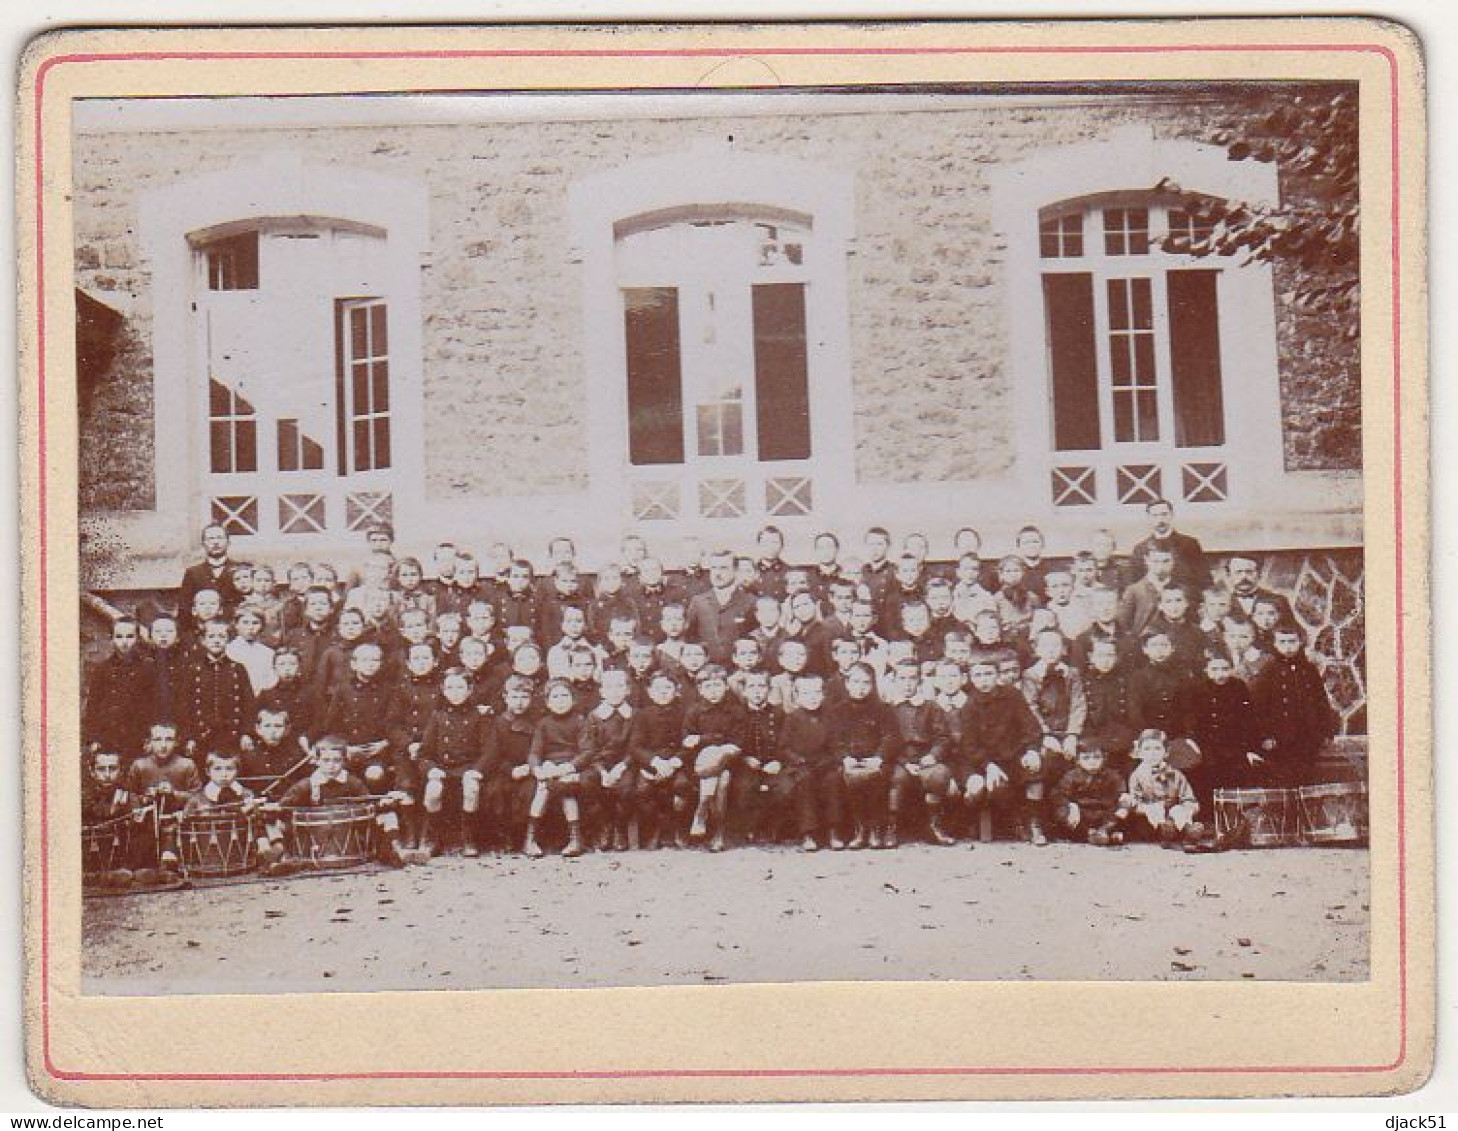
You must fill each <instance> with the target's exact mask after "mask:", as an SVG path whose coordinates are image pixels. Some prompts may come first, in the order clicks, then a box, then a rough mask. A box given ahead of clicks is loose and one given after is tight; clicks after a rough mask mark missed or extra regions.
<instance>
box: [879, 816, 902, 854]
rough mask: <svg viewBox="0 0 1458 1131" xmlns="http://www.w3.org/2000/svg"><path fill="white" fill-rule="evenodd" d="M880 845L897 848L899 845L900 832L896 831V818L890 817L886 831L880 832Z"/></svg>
mask: <svg viewBox="0 0 1458 1131" xmlns="http://www.w3.org/2000/svg"><path fill="white" fill-rule="evenodd" d="M881 847H882V848H899V847H901V834H900V833H898V832H897V831H896V818H895V817H892V818H891V821H890V822H889V823H888V824H887V825H886V831H885V832H883V833H882V834H881Z"/></svg>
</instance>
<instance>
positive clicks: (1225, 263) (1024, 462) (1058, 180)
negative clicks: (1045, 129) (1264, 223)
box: [990, 126, 1285, 516]
mask: <svg viewBox="0 0 1458 1131" xmlns="http://www.w3.org/2000/svg"><path fill="white" fill-rule="evenodd" d="M990 179H991V183H992V190H993V218H994V224H995V226H996V228H997V230H998V231H999V233H1000V234H1001V235H1002V236H1003V238H1004V239H1005V240H1006V242H1007V247H1008V251H1007V268H1006V270H1007V280H1008V288H1007V318H1008V321H1007V327H1008V354H1009V357H1010V361H1011V364H1010V365H1009V367H1008V372H1009V374H1010V380H1011V384H1012V388H1011V390H1010V391H1011V393H1012V398H1013V404H1014V418H1015V437H1016V456H1015V465H1014V469H1013V475H1014V477H1015V478H1016V480H1017V481H1018V482H1019V483H1022V484H1026V485H1027V487H1028V491H1029V494H1030V496H1032V497H1034V498H1037V497H1038V495H1034V494H1033V492H1034V485H1037V488H1038V494H1039V495H1040V496H1041V499H1042V501H1043V505H1044V507H1045V508H1046V509H1045V512H1044V513H1045V515H1048V516H1052V515H1055V514H1065V515H1066V514H1067V513H1068V510H1070V509H1076V510H1081V511H1083V512H1084V513H1090V514H1093V513H1100V514H1113V515H1117V514H1120V513H1127V511H1128V509H1129V504H1121V503H1119V502H1118V501H1117V499H1118V492H1117V487H1116V477H1117V475H1118V470H1117V469H1118V467H1120V466H1134V465H1144V464H1149V463H1157V464H1158V465H1159V466H1160V467H1161V469H1162V477H1161V487H1162V493H1163V494H1164V495H1166V496H1167V497H1169V498H1171V499H1172V500H1174V501H1175V502H1176V505H1179V506H1182V505H1183V502H1182V500H1183V485H1184V484H1183V475H1184V469H1185V468H1187V467H1189V466H1192V465H1197V464H1204V463H1207V462H1209V461H1210V458H1211V457H1210V454H1209V453H1211V452H1212V451H1214V452H1216V453H1218V455H1217V456H1216V457H1215V458H1218V459H1219V460H1220V461H1221V462H1223V463H1224V464H1225V465H1226V467H1227V473H1226V482H1227V492H1228V494H1227V500H1226V501H1228V502H1231V503H1236V502H1249V501H1250V500H1251V499H1252V498H1259V496H1260V492H1261V490H1262V487H1263V484H1269V483H1272V482H1275V481H1277V479H1279V477H1281V476H1283V475H1284V470H1285V468H1284V452H1283V439H1282V424H1281V396H1280V376H1279V368H1278V357H1277V344H1276V322H1275V298H1274V293H1273V289H1272V281H1271V271H1270V268H1269V266H1268V265H1265V264H1258V263H1257V264H1249V265H1244V266H1241V265H1237V263H1236V262H1235V260H1234V259H1233V257H1230V258H1228V257H1224V256H1221V257H1207V258H1204V259H1200V258H1196V257H1193V256H1188V255H1183V254H1178V253H1171V252H1169V251H1166V250H1164V249H1163V248H1162V247H1160V246H1159V238H1160V237H1161V236H1163V235H1164V234H1165V226H1164V223H1163V221H1162V220H1157V217H1156V215H1154V214H1152V215H1151V218H1150V220H1151V230H1150V236H1151V241H1152V245H1151V248H1150V253H1149V255H1148V256H1125V255H1116V256H1107V255H1106V254H1105V252H1104V231H1103V226H1102V218H1101V217H1100V218H1099V222H1098V223H1097V224H1094V223H1093V222H1091V220H1090V219H1089V217H1088V215H1087V213H1086V214H1085V220H1084V232H1083V255H1082V256H1081V257H1058V258H1046V259H1045V258H1043V256H1042V255H1041V227H1040V219H1046V218H1048V215H1049V214H1052V213H1056V212H1057V211H1058V206H1062V205H1067V204H1068V203H1069V202H1080V201H1089V202H1091V203H1090V207H1091V208H1095V209H1096V210H1097V209H1101V208H1102V207H1103V206H1104V203H1105V202H1112V203H1111V206H1115V207H1117V206H1118V203H1117V202H1118V201H1119V200H1120V199H1124V200H1127V201H1131V202H1133V201H1136V200H1137V198H1139V197H1140V196H1146V197H1148V198H1149V203H1150V207H1151V211H1152V213H1153V212H1154V211H1155V209H1156V207H1157V206H1158V205H1159V203H1160V200H1161V198H1160V197H1158V196H1157V195H1155V192H1154V190H1155V189H1156V186H1159V185H1160V184H1161V183H1170V182H1172V183H1173V184H1175V185H1178V187H1179V189H1180V191H1181V192H1182V193H1187V194H1191V195H1197V196H1210V197H1215V198H1218V199H1222V200H1225V201H1231V202H1249V203H1253V204H1274V203H1276V202H1277V201H1278V199H1279V186H1278V177H1277V172H1276V168H1275V166H1274V165H1273V164H1270V163H1263V162H1257V161H1231V160H1230V159H1229V156H1228V154H1227V153H1226V152H1225V150H1224V149H1222V148H1220V147H1219V146H1213V145H1202V144H1200V143H1197V142H1192V141H1184V140H1178V139H1172V140H1166V139H1156V138H1155V137H1154V134H1153V131H1152V130H1151V129H1150V128H1149V127H1147V126H1128V127H1121V128H1119V129H1116V130H1114V131H1112V133H1111V134H1110V136H1109V137H1108V138H1107V139H1104V140H1100V141H1091V142H1085V143H1079V144H1075V145H1067V146H1057V147H1051V148H1048V149H1045V150H1041V151H1039V152H1037V153H1035V154H1033V155H1032V156H1030V157H1028V158H1026V159H1025V160H1023V161H1020V162H1016V163H1013V164H1010V165H1007V166H1004V167H1001V168H999V169H997V170H995V171H994V172H993V173H992V174H991V178H990ZM1105 264H1117V268H1110V267H1105V266H1104V265H1105ZM1146 265H1147V266H1148V267H1149V268H1151V269H1152V270H1150V271H1148V272H1147V273H1149V274H1150V275H1151V277H1152V278H1155V279H1157V283H1156V284H1155V285H1154V286H1153V287H1152V292H1153V293H1152V295H1151V299H1152V303H1153V310H1154V318H1155V327H1156V358H1157V359H1159V360H1158V366H1159V367H1162V368H1163V370H1164V376H1163V378H1162V381H1163V384H1162V386H1161V389H1162V395H1161V397H1160V428H1161V438H1160V440H1159V441H1157V442H1153V443H1147V444H1134V443H1120V444H1115V445H1112V446H1111V445H1108V444H1106V445H1105V448H1104V449H1103V450H1102V451H1099V452H1058V451H1057V450H1055V448H1054V443H1053V413H1052V404H1051V393H1050V390H1051V388H1052V374H1051V371H1050V368H1049V358H1048V349H1047V330H1046V325H1045V322H1044V317H1045V316H1044V298H1043V283H1042V279H1043V275H1044V274H1051V273H1087V274H1091V275H1093V276H1094V290H1095V296H1094V309H1095V312H1096V325H1095V337H1096V341H1097V350H1096V355H1097V357H1098V365H1099V385H1100V397H1101V410H1102V411H1103V412H1105V413H1106V414H1108V415H1106V416H1105V420H1104V422H1101V427H1102V428H1103V429H1104V432H1105V435H1106V436H1107V435H1109V434H1111V433H1112V428H1113V417H1112V415H1111V412H1112V404H1111V403H1110V400H1109V372H1108V371H1109V356H1108V344H1107V343H1108V319H1107V295H1106V290H1105V289H1104V288H1105V280H1106V279H1107V278H1109V277H1112V275H1113V274H1122V275H1135V274H1142V273H1146V272H1145V271H1143V270H1140V269H1139V268H1140V267H1143V266H1146ZM1180 267H1192V268H1199V269H1212V270H1218V271H1219V275H1218V278H1217V284H1216V302H1217V308H1218V311H1219V319H1220V335H1221V343H1220V362H1221V365H1220V368H1221V375H1222V386H1223V400H1224V412H1225V443H1224V445H1222V446H1220V447H1219V448H1218V449H1209V448H1183V449H1182V448H1178V447H1176V446H1175V435H1174V419H1173V401H1172V398H1171V396H1170V395H1169V391H1168V383H1167V382H1168V357H1169V343H1168V325H1167V309H1168V306H1167V298H1166V295H1165V291H1164V284H1165V272H1167V271H1169V270H1171V269H1178V268H1180ZM1155 268H1157V269H1155ZM1157 371H1159V370H1158V369H1157ZM1060 467H1070V468H1081V467H1087V468H1091V469H1093V471H1094V473H1095V474H1096V476H1097V481H1098V490H1097V502H1096V503H1094V504H1092V505H1090V506H1086V507H1078V508H1060V507H1055V506H1054V504H1053V498H1052V492H1051V491H1050V484H1051V481H1052V480H1051V478H1050V473H1054V472H1055V471H1056V469H1058V468H1060ZM1194 505H1195V506H1197V507H1203V508H1212V507H1220V506H1223V505H1224V503H1221V502H1205V503H1198V504H1194Z"/></svg>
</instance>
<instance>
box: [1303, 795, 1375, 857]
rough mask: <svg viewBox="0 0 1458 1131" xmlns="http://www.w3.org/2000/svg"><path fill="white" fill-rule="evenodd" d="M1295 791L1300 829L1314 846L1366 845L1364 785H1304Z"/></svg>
mask: <svg viewBox="0 0 1458 1131" xmlns="http://www.w3.org/2000/svg"><path fill="white" fill-rule="evenodd" d="M1296 792H1297V801H1298V803H1299V805H1300V809H1301V829H1302V832H1304V833H1305V835H1306V839H1307V840H1309V841H1310V842H1311V843H1312V844H1366V843H1367V786H1366V783H1365V782H1359V781H1353V782H1334V783H1332V784H1330V785H1303V786H1302V787H1301V788H1300V789H1299V790H1297V791H1296Z"/></svg>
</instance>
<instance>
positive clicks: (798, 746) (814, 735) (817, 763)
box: [780, 707, 837, 773]
mask: <svg viewBox="0 0 1458 1131" xmlns="http://www.w3.org/2000/svg"><path fill="white" fill-rule="evenodd" d="M830 732H831V723H830V712H829V710H828V709H827V708H826V707H821V708H819V709H818V710H816V711H807V710H805V709H804V708H803V707H802V708H800V709H799V710H797V711H791V712H790V713H789V715H787V716H786V718H785V729H784V732H783V734H782V735H781V737H780V761H781V762H783V763H784V764H785V765H786V766H787V767H790V768H792V769H795V770H799V771H802V772H810V773H815V772H819V771H822V770H828V769H832V768H835V767H836V762H837V756H836V754H835V753H834V751H833V750H832V749H831V745H830Z"/></svg>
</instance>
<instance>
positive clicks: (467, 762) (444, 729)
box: [420, 699, 496, 775]
mask: <svg viewBox="0 0 1458 1131" xmlns="http://www.w3.org/2000/svg"><path fill="white" fill-rule="evenodd" d="M493 737H494V736H493V734H492V733H491V727H490V725H489V720H488V719H486V718H485V716H483V715H482V714H481V713H480V712H479V711H477V710H476V708H475V707H473V706H472V705H471V704H470V703H469V702H466V703H448V702H446V700H444V699H442V700H440V702H439V703H437V704H436V707H435V710H434V711H432V712H431V714H430V721H429V722H428V723H426V726H425V736H424V738H422V739H421V743H420V761H421V763H422V764H423V765H424V766H425V767H426V768H431V767H439V768H440V769H442V770H445V771H446V772H448V773H450V774H453V775H454V774H460V773H464V772H465V771H466V770H476V771H478V772H479V773H481V774H482V775H485V774H486V773H487V772H488V771H489V770H490V769H491V764H492V762H493V761H495V756H496V751H495V749H494V744H493V742H492V738H493Z"/></svg>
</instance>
